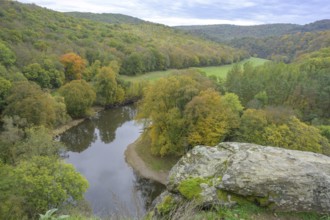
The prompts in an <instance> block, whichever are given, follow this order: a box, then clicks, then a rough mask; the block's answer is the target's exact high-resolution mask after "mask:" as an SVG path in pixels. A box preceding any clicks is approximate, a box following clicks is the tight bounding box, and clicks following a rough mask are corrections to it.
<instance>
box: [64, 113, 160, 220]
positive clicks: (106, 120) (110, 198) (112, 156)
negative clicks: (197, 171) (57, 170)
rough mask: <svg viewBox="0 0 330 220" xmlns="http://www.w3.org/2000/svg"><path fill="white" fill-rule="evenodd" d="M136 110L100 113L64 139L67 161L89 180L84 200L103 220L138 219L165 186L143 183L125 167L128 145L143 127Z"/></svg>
mask: <svg viewBox="0 0 330 220" xmlns="http://www.w3.org/2000/svg"><path fill="white" fill-rule="evenodd" d="M135 113H136V110H135V108H134V106H124V107H120V108H115V109H109V110H105V111H102V112H100V113H98V114H97V115H96V116H95V117H93V118H91V119H88V120H86V121H84V122H83V123H81V124H79V125H78V126H76V127H73V128H71V129H70V130H68V131H66V132H65V133H64V134H63V135H61V137H60V140H61V141H62V142H63V143H64V144H65V145H66V146H67V148H68V153H67V155H68V158H67V159H66V161H67V162H68V163H71V164H73V165H74V166H75V167H76V169H77V170H78V171H79V172H80V173H81V174H82V175H84V176H85V177H86V179H87V180H88V182H89V188H88V190H87V192H86V194H85V199H86V200H87V201H88V202H89V203H90V206H91V208H92V210H93V213H94V214H95V215H97V216H100V217H109V216H114V215H119V216H126V217H139V216H141V215H143V214H144V213H145V211H146V210H147V209H148V208H149V206H150V204H151V202H152V200H153V199H154V198H155V197H156V196H157V195H159V194H160V192H161V191H162V190H163V189H164V186H162V185H161V184H158V183H156V182H154V181H151V180H148V179H144V178H142V177H140V176H138V174H136V173H135V172H134V170H133V169H132V168H131V167H130V166H129V165H128V164H127V163H126V161H125V156H124V152H125V150H126V147H127V145H129V144H130V143H132V142H134V141H135V140H136V139H137V138H138V137H139V136H140V132H141V129H142V125H140V124H138V123H136V122H135V121H134V120H133V118H134V115H135Z"/></svg>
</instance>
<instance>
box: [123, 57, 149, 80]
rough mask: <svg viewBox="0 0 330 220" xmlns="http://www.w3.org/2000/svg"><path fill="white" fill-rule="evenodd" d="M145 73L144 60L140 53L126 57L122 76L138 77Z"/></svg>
mask: <svg viewBox="0 0 330 220" xmlns="http://www.w3.org/2000/svg"><path fill="white" fill-rule="evenodd" d="M144 71H145V67H144V64H143V60H142V58H141V56H140V55H139V54H138V53H132V54H131V55H129V56H128V57H126V58H125V59H124V61H123V64H122V66H121V69H120V74H124V75H138V74H141V73H143V72H144Z"/></svg>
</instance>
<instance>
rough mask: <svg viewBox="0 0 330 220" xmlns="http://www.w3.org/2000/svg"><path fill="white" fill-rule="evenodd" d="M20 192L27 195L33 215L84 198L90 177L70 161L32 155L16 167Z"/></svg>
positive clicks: (26, 201)
mask: <svg viewBox="0 0 330 220" xmlns="http://www.w3.org/2000/svg"><path fill="white" fill-rule="evenodd" d="M14 175H15V176H16V181H15V187H16V191H17V194H18V195H19V196H21V197H23V198H24V211H25V212H26V213H28V214H29V216H30V217H35V216H36V215H37V213H44V212H46V211H47V210H49V209H51V208H54V207H57V208H62V207H64V206H66V205H68V204H74V203H75V202H76V201H79V200H81V199H83V196H84V193H85V192H86V190H87V188H88V182H87V180H86V179H85V178H84V177H83V176H81V175H80V174H79V173H78V172H77V171H75V168H74V167H73V165H71V164H67V163H65V162H64V161H62V160H60V159H57V158H52V157H45V156H40V157H33V158H31V159H30V160H27V161H22V162H21V163H19V164H18V166H17V167H16V168H15V170H14Z"/></svg>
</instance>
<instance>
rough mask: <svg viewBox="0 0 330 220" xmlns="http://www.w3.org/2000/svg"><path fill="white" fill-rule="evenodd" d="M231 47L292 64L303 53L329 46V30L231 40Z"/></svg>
mask: <svg viewBox="0 0 330 220" xmlns="http://www.w3.org/2000/svg"><path fill="white" fill-rule="evenodd" d="M229 44H230V45H231V46H233V47H236V48H239V49H244V50H247V51H248V52H249V53H250V55H251V56H257V57H262V58H266V59H271V60H274V61H282V62H286V63H289V62H292V61H294V60H295V59H299V56H300V55H302V54H304V53H309V52H313V51H317V50H319V49H321V48H324V47H329V46H330V30H327V31H319V32H298V33H295V34H286V35H282V36H279V37H267V38H262V39H256V38H242V39H237V40H232V41H231V42H230V43H229Z"/></svg>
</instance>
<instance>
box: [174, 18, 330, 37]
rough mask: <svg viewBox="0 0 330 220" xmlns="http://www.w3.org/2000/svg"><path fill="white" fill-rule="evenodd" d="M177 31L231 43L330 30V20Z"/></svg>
mask: <svg viewBox="0 0 330 220" xmlns="http://www.w3.org/2000/svg"><path fill="white" fill-rule="evenodd" d="M176 28H177V29H180V30H185V31H187V32H188V33H191V34H194V35H197V36H201V37H204V38H206V39H210V40H213V41H216V42H223V43H225V42H229V41H231V40H235V41H237V40H240V39H242V38H255V39H262V38H267V37H276V36H277V37H279V36H282V35H288V34H296V33H305V32H319V31H325V30H329V29H330V20H329V19H324V20H320V21H316V22H313V23H310V24H305V25H298V24H261V25H251V26H239V25H229V24H216V25H194V26H177V27H176Z"/></svg>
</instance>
